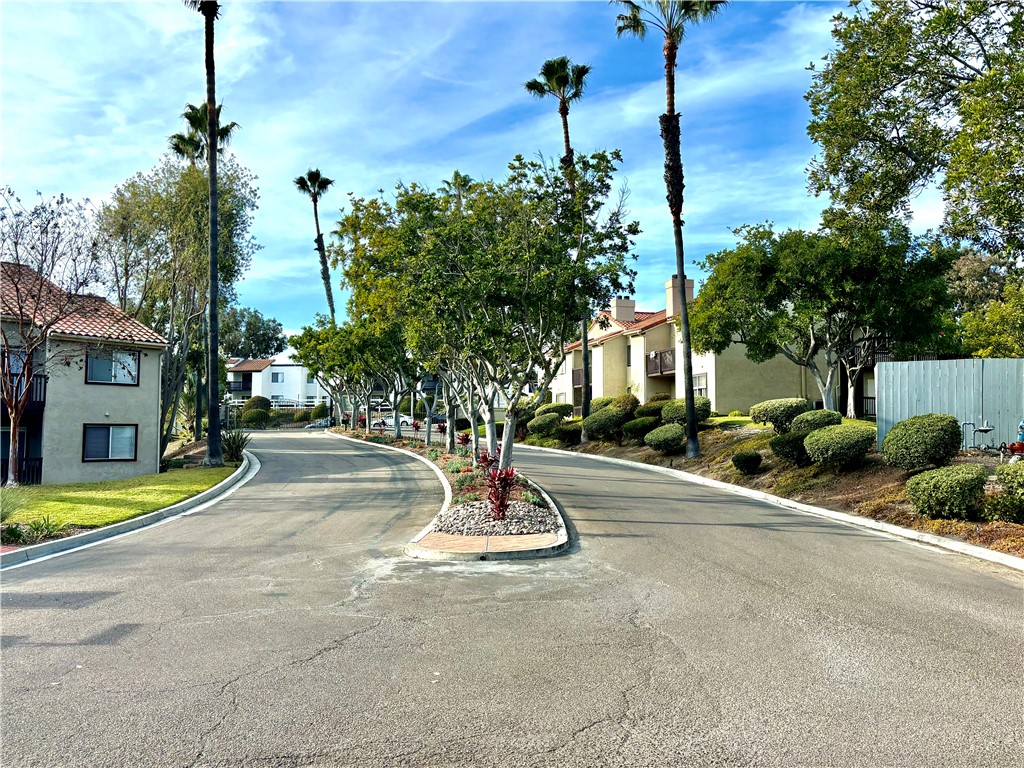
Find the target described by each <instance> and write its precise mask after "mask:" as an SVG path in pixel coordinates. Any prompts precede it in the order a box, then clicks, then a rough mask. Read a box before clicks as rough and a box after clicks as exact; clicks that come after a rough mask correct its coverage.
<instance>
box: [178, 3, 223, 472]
mask: <svg viewBox="0 0 1024 768" xmlns="http://www.w3.org/2000/svg"><path fill="white" fill-rule="evenodd" d="M184 3H185V6H186V7H187V8H189V9H191V10H193V11H199V13H201V14H203V20H204V22H205V33H206V34H205V49H206V118H207V122H206V146H207V147H216V146H218V145H217V137H218V135H219V134H218V131H217V119H218V117H219V115H218V112H219V111H220V110H219V109H218V108H217V87H216V85H217V77H216V68H215V67H214V62H213V27H214V22H215V21H216V20H217V17H218V16H220V3H217V2H216V1H215V0H184ZM206 161H207V165H208V168H209V179H208V181H209V183H210V329H209V333H210V336H209V339H210V346H209V358H208V361H207V368H206V370H207V371H209V372H210V375H208V376H207V377H206V383H207V391H208V393H209V394H208V399H207V402H206V405H207V408H208V413H207V417H206V458H205V459H204V460H203V463H204V464H206V465H207V466H211V467H223V466H224V454H223V453H222V451H221V442H220V392H219V391H218V389H219V381H218V378H219V377H218V376H217V370H218V367H217V364H218V357H219V351H220V350H219V346H220V325H219V323H218V318H217V302H218V301H219V298H220V297H219V295H218V294H219V292H220V290H219V289H220V286H219V284H218V279H217V236H218V234H219V233H218V231H217V152H207V153H206Z"/></svg>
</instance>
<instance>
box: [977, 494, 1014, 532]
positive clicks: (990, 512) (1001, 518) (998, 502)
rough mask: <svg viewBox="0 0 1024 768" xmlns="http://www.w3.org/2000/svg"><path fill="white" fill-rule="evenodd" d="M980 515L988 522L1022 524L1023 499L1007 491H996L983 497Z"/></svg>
mask: <svg viewBox="0 0 1024 768" xmlns="http://www.w3.org/2000/svg"><path fill="white" fill-rule="evenodd" d="M981 516H982V517H983V518H984V519H986V520H988V521H989V522H990V523H1017V525H1024V499H1018V498H1016V497H1014V496H1011V495H1010V494H1008V493H997V494H996V495H995V496H989V497H988V498H987V499H985V508H984V509H983V510H982V511H981Z"/></svg>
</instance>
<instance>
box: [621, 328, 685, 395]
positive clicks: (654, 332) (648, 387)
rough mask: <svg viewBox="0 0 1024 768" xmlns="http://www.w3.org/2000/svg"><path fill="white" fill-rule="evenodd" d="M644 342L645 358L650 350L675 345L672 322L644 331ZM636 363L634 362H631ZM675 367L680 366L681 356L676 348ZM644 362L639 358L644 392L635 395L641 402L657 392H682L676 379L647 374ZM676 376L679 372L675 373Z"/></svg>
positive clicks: (658, 349) (669, 347)
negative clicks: (641, 394)
mask: <svg viewBox="0 0 1024 768" xmlns="http://www.w3.org/2000/svg"><path fill="white" fill-rule="evenodd" d="M643 339H644V343H643V351H644V357H645V358H646V357H647V355H648V354H650V353H651V352H661V351H663V350H666V349H672V348H673V347H674V346H677V345H676V332H675V324H674V323H665V324H663V325H658V326H655V327H654V328H651V329H650V330H649V331H645V332H644V336H643ZM633 365H636V363H633ZM676 368H677V370H678V369H681V368H682V358H681V357H680V356H679V351H678V349H677V350H676ZM646 371H647V369H646V362H644V361H643V360H641V367H640V369H639V372H641V373H643V376H644V394H643V397H641V396H640V395H637V397H639V398H640V400H641V402H647V401H648V400H650V399H651V397H652V396H653V395H657V394H661V393H664V394H668V395H675V393H676V392H682V390H681V389H679V388H678V386H677V385H676V381H675V379H674V378H673V377H672V376H650V377H648V376H647V372H646ZM676 376H677V377H678V376H679V374H678V373H677V374H676Z"/></svg>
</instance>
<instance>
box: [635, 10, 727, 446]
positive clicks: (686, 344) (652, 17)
mask: <svg viewBox="0 0 1024 768" xmlns="http://www.w3.org/2000/svg"><path fill="white" fill-rule="evenodd" d="M616 2H618V3H620V4H621V5H622V6H624V7H625V13H622V14H620V15H619V16H617V17H616V19H615V32H616V34H617V35H618V36H619V37H621V36H622V35H632V36H634V37H637V38H639V39H640V40H643V39H644V38H645V37H646V36H647V33H648V31H649V30H650V28H652V27H653V28H654V29H656V30H657V31H658V32H660V33H661V34H662V35H663V37H664V42H663V44H662V51H663V52H664V54H665V114H663V115H661V116H660V117H659V118H658V120H659V122H660V124H661V139H662V141H663V142H664V145H665V188H666V191H667V195H666V199H667V200H668V209H669V213H670V214H671V215H672V235H673V239H674V240H675V250H676V274H678V275H679V331H680V335H681V336H682V347H683V381H684V382H685V383H684V387H685V393H684V395H685V398H686V456H687V458H694V457H696V456H699V455H700V442H699V441H698V439H697V419H696V417H695V411H694V400H693V350H692V349H691V344H690V315H689V308H688V307H687V306H686V261H685V258H684V252H683V188H684V186H685V185H684V183H683V161H682V149H681V144H682V137H681V135H680V130H679V113H678V112H676V58H677V56H678V54H679V46H680V45H682V42H683V38H684V36H685V34H686V28H687V27H691V26H693V25H695V24H699V23H701V22H703V21H708V20H710V19H712V18H714V16H715V15H716V14H717V13H718V12H719V11H720V10H721V8H722V6H724V5H725V0H641V1H640V2H634V1H633V0H616Z"/></svg>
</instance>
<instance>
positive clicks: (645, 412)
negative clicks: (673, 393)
mask: <svg viewBox="0 0 1024 768" xmlns="http://www.w3.org/2000/svg"><path fill="white" fill-rule="evenodd" d="M664 407H665V403H664V402H662V401H660V400H659V401H658V402H655V403H644V404H643V405H641V406H639V407H638V408H637V409H636V410H635V411H633V417H634V418H636V419H642V418H644V417H645V416H653V417H654V418H656V419H661V409H662V408H664Z"/></svg>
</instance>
